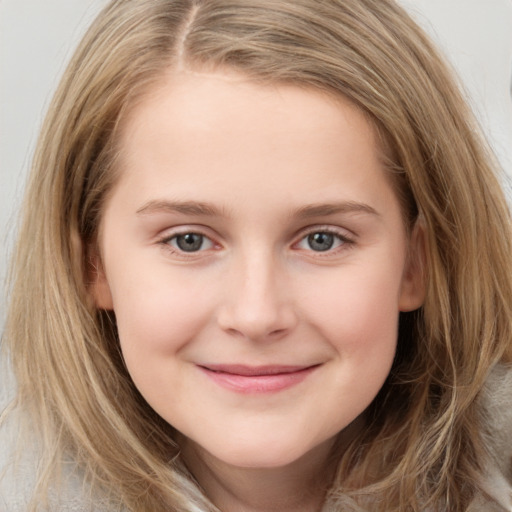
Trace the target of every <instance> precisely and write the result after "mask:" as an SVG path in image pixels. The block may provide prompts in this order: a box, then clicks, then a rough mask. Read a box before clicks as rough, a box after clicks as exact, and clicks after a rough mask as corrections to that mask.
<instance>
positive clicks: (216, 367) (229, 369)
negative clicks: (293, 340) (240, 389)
mask: <svg viewBox="0 0 512 512" xmlns="http://www.w3.org/2000/svg"><path fill="white" fill-rule="evenodd" d="M199 366H200V367H201V368H204V369H206V370H210V371H212V372H219V373H229V374H232V375H243V376H246V377H255V376H262V375H279V374H283V373H294V372H299V371H301V370H306V369H308V368H312V367H313V366H318V365H317V364H310V365H263V366H250V365H244V364H204V365H203V364H202V365H199Z"/></svg>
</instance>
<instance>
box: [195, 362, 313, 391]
mask: <svg viewBox="0 0 512 512" xmlns="http://www.w3.org/2000/svg"><path fill="white" fill-rule="evenodd" d="M316 368H317V366H310V367H308V368H304V369H302V370H297V371H294V372H288V373H277V374H272V375H238V374H234V373H226V372H217V371H213V370H209V369H208V368H205V367H200V369H201V370H202V372H203V373H204V374H205V375H206V376H207V377H209V378H210V379H211V380H213V382H215V383H216V384H218V385H219V386H221V387H223V388H225V389H229V390H230V391H236V392H237V393H247V394H249V393H276V392H278V391H283V390H285V389H289V388H291V387H293V386H295V385H297V384H299V383H300V382H302V381H303V380H304V379H306V378H307V377H308V376H309V375H310V374H311V373H313V372H314V370H315V369H316Z"/></svg>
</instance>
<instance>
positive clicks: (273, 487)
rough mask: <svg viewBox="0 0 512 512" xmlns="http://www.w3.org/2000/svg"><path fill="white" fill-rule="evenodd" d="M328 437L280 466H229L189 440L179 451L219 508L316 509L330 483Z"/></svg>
mask: <svg viewBox="0 0 512 512" xmlns="http://www.w3.org/2000/svg"><path fill="white" fill-rule="evenodd" d="M331 447H332V441H329V442H326V443H324V444H323V445H320V446H318V447H316V448H315V449H314V450H312V451H311V452H310V453H307V454H306V455H304V456H303V457H301V459H299V460H297V461H294V462H293V463H291V464H288V465H286V466H284V467H277V468H275V467H272V468H243V467H242V468H241V467H236V466H231V465H229V464H227V463H225V462H223V461H220V460H219V459H217V458H215V457H214V456H212V455H211V454H209V453H207V452H205V451H204V450H202V449H201V448H200V447H199V446H197V445H195V444H194V443H192V442H191V441H185V442H184V443H182V455H183V459H184V460H185V462H186V464H187V466H188V468H189V470H190V471H191V473H192V474H193V475H194V477H195V478H196V480H197V481H198V483H199V485H200V486H201V487H202V488H203V490H204V492H205V493H206V495H207V496H208V497H209V498H210V500H211V501H212V502H213V503H214V504H215V505H216V506H217V507H218V508H219V509H220V510H222V512H273V511H276V512H277V511H279V512H289V511H290V512H291V511H293V512H318V511H320V510H321V508H322V504H323V501H324V499H325V494H326V491H327V489H328V487H329V484H330V483H331V480H332V477H333V473H334V470H335V465H334V464H333V463H331V462H330V458H329V454H330V451H331Z"/></svg>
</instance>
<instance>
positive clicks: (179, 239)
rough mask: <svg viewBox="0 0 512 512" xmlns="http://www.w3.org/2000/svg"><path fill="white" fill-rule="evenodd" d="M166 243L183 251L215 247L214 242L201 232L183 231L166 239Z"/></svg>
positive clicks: (196, 250)
mask: <svg viewBox="0 0 512 512" xmlns="http://www.w3.org/2000/svg"><path fill="white" fill-rule="evenodd" d="M165 243H166V244H168V245H170V246H171V247H173V248H174V249H177V250H179V251H182V252H198V251H204V250H206V249H211V248H212V247H213V242H212V241H211V240H210V239H209V238H207V237H206V236H204V235H201V234H200V233H182V234H180V235H174V236H173V237H171V238H168V239H167V240H165Z"/></svg>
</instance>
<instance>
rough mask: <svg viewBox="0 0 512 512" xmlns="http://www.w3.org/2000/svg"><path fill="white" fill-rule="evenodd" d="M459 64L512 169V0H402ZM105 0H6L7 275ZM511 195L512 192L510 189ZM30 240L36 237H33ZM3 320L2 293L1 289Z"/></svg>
mask: <svg viewBox="0 0 512 512" xmlns="http://www.w3.org/2000/svg"><path fill="white" fill-rule="evenodd" d="M401 1H402V3H404V4H406V5H407V6H408V7H409V8H410V10H411V12H412V13H413V15H414V16H415V18H416V19H417V20H418V21H419V22H420V24H422V25H423V26H425V28H426V29H427V30H428V31H429V32H430V33H431V34H432V35H433V37H434V40H435V41H436V42H437V43H438V44H439V45H441V46H442V47H443V48H444V49H445V50H446V53H447V55H448V57H449V59H450V60H451V61H452V62H453V63H454V65H455V66H456V67H457V69H458V71H459V73H460V75H461V77H462V82H463V83H464V88H465V89H466V90H467V91H468V96H469V97H470V98H471V102H472V104H473V105H474V108H475V110H476V111H477V113H478V115H479V118H480V120H481V123H482V125H483V127H484V128H485V130H486V132H487V134H488V136H489V138H490V140H491V142H492V144H493V146H494V148H495V151H496V152H497V154H498V156H499V158H500V160H501V162H502V164H503V166H504V168H505V169H506V170H507V172H508V173H509V174H510V175H512V101H511V85H510V84H511V74H512V0H401ZM105 3H106V0H0V280H2V282H3V279H4V276H5V269H6V261H7V255H8V252H9V250H10V248H11V245H12V239H13V236H14V232H15V226H16V218H17V216H16V211H17V208H18V207H19V204H20V201H21V195H22V191H23V186H24V180H25V177H26V173H27V169H28V167H29V164H30V160H31V155H32V152H33V148H34V144H35V140H36V137H37V132H38V129H39V126H40V123H41V120H42V117H43V114H44V111H45V108H46V106H47V105H48V102H49V99H50V96H51V93H52V91H53V90H54V88H55V86H56V84H57V81H58V78H59V76H60V75H61V73H62V71H63V69H64V66H65V62H66V61H67V60H68V59H69V57H70V55H71V52H72V49H73V48H74V46H75V45H76V44H77V42H78V40H79V38H80V36H81V34H82V33H83V31H84V29H85V27H86V26H87V25H88V24H89V23H90V21H91V20H92V18H93V17H94V15H95V14H96V13H97V12H98V10H99V9H100V7H101V6H102V5H104V4H105ZM508 194H509V197H511V198H512V193H511V192H510V190H509V191H508ZM27 243H30V241H29V240H27ZM0 297H2V298H1V299H0V311H1V312H0V325H1V322H2V317H3V314H4V312H3V309H4V308H3V304H4V303H5V302H4V299H3V294H1V295H0Z"/></svg>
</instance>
